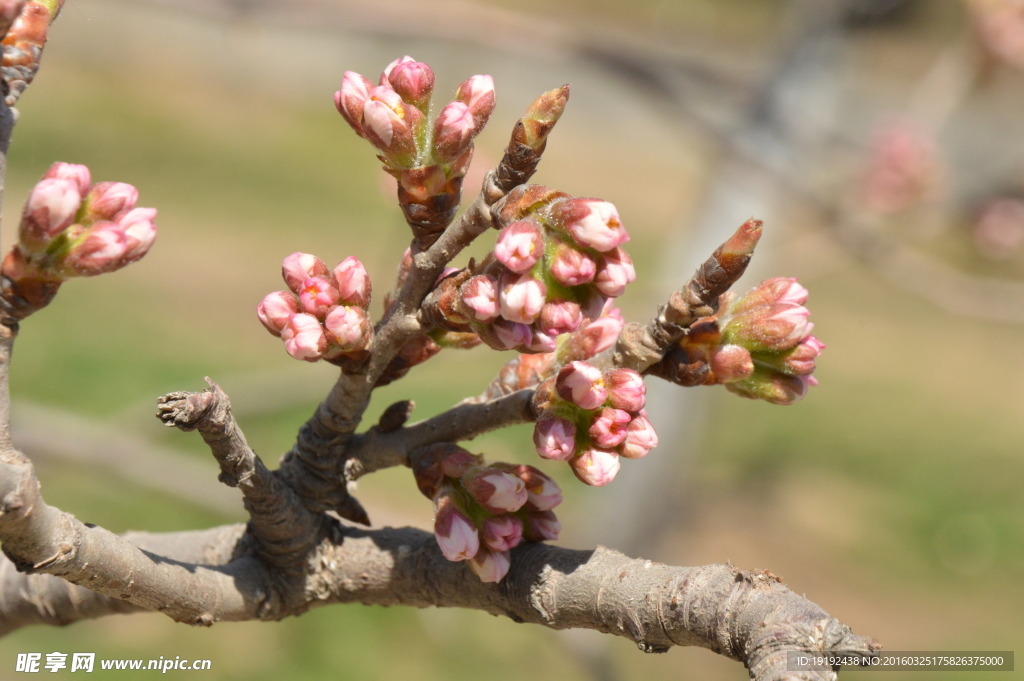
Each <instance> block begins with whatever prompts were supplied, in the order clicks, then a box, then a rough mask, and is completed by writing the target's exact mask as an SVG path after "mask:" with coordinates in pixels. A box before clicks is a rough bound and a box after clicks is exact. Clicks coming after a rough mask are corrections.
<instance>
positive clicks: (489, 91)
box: [455, 76, 494, 134]
mask: <svg viewBox="0 0 1024 681" xmlns="http://www.w3.org/2000/svg"><path fill="white" fill-rule="evenodd" d="M455 99H457V100H458V101H460V102H463V103H464V104H465V105H466V106H467V107H468V108H469V111H470V113H472V114H473V118H474V119H475V120H476V131H475V133H476V132H480V130H481V129H482V128H483V127H484V125H486V124H487V119H488V118H490V117H491V112H492V111H494V79H493V78H491V77H490V76H473V77H472V78H470V79H469V80H467V81H465V82H464V83H463V84H462V85H460V86H459V89H458V90H457V91H456V92H455ZM475 133H474V134H475Z"/></svg>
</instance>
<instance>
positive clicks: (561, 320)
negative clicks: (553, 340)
mask: <svg viewBox="0 0 1024 681" xmlns="http://www.w3.org/2000/svg"><path fill="white" fill-rule="evenodd" d="M539 323H540V328H541V329H542V330H543V331H544V333H546V334H548V335H550V336H558V335H560V334H563V333H573V332H574V331H576V330H577V329H579V328H580V324H582V323H583V313H582V312H581V311H580V306H579V305H578V304H577V303H574V302H572V301H571V300H558V301H555V302H552V303H547V304H546V305H545V306H544V307H542V308H541V310H540V320H539Z"/></svg>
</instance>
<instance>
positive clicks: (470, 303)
mask: <svg viewBox="0 0 1024 681" xmlns="http://www.w3.org/2000/svg"><path fill="white" fill-rule="evenodd" d="M459 295H460V297H461V302H462V307H463V309H464V311H465V313H466V316H468V317H470V318H471V319H474V320H476V321H478V322H484V323H487V322H492V321H494V320H495V319H497V318H498V315H499V314H501V308H500V306H499V304H498V282H497V281H495V280H494V278H492V277H488V276H487V275H484V274H480V275H477V276H475V277H471V278H470V279H469V280H467V281H466V283H465V284H463V285H462V288H460V289H459Z"/></svg>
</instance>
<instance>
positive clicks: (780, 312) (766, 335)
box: [723, 303, 814, 351]
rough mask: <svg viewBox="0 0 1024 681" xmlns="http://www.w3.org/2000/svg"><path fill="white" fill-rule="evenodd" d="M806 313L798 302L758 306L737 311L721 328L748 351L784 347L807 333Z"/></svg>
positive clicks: (808, 325) (808, 328) (812, 325)
mask: <svg viewBox="0 0 1024 681" xmlns="http://www.w3.org/2000/svg"><path fill="white" fill-rule="evenodd" d="M809 315H810V312H809V311H808V310H807V308H806V307H804V306H802V305H793V304H788V303H779V304H776V305H770V306H762V307H758V308H754V309H752V310H748V311H747V312H744V313H742V314H740V315H737V316H736V317H734V318H733V319H732V320H731V321H729V323H728V324H726V326H725V329H724V330H723V331H724V333H725V334H726V337H727V338H728V339H729V340H730V342H732V343H735V344H737V345H742V346H744V347H745V348H747V349H748V350H751V351H757V350H771V351H777V350H787V349H789V348H791V347H793V346H794V345H796V344H797V343H799V342H800V341H801V340H803V339H804V338H806V337H807V336H808V335H809V334H810V333H811V329H813V328H814V324H812V323H811V322H810V321H808V319H807V317H808V316H809Z"/></svg>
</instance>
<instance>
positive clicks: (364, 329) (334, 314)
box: [324, 305, 373, 352]
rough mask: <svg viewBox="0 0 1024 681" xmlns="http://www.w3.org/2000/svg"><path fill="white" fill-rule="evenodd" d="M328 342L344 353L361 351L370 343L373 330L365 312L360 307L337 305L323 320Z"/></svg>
mask: <svg viewBox="0 0 1024 681" xmlns="http://www.w3.org/2000/svg"><path fill="white" fill-rule="evenodd" d="M324 326H325V327H326V328H327V331H328V332H329V333H330V340H331V342H332V343H334V344H335V345H337V346H339V347H340V348H341V349H342V351H344V352H353V351H355V350H362V349H364V348H366V346H367V345H369V343H370V337H371V335H372V333H373V328H372V326H371V325H370V318H369V317H368V316H367V314H366V310H364V309H363V308H361V307H355V306H353V307H347V306H345V305H339V306H338V307H335V308H334V309H332V310H331V311H330V312H329V313H328V314H327V318H326V319H325V320H324Z"/></svg>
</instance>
